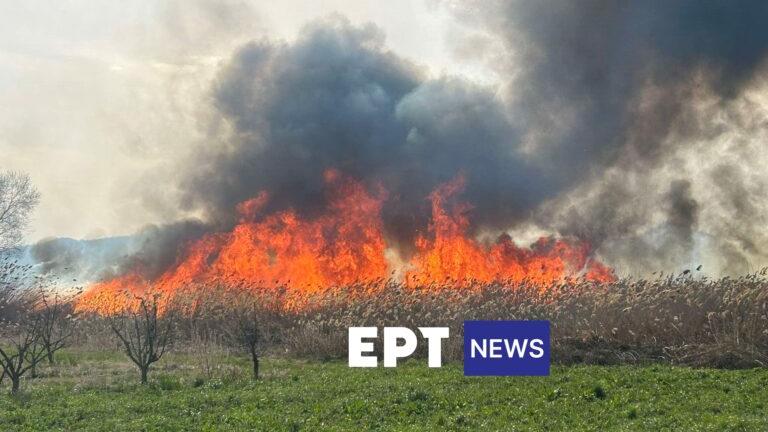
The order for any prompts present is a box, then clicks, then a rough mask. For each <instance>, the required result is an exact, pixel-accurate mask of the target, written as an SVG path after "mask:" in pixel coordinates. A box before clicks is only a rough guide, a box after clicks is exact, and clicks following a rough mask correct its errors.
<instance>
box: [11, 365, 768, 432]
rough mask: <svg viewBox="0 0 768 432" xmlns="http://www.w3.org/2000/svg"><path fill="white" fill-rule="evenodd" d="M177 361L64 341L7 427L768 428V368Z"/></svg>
mask: <svg viewBox="0 0 768 432" xmlns="http://www.w3.org/2000/svg"><path fill="white" fill-rule="evenodd" d="M214 363H215V364H211V362H210V361H209V362H207V363H206V364H205V365H203V366H201V360H200V357H199V356H194V355H176V356H173V357H170V356H169V357H168V358H166V359H164V360H163V361H162V362H161V363H159V364H158V365H157V367H156V368H155V370H154V371H153V373H151V374H150V380H151V383H150V385H148V386H141V385H138V384H135V381H136V379H137V375H136V372H135V370H133V369H132V368H131V366H130V365H129V364H128V363H126V362H125V360H124V359H123V358H122V356H121V355H120V354H117V353H114V354H112V353H63V354H62V355H61V356H60V364H59V365H58V366H55V367H49V368H45V369H43V370H41V371H40V377H38V378H35V379H27V380H25V381H24V382H23V384H22V387H23V392H22V394H20V395H18V396H16V397H11V396H9V395H7V387H6V386H4V387H3V388H2V391H3V393H4V394H3V395H2V396H1V397H0V430H2V431H27V430H30V431H32V430H35V431H38V430H39V431H53V430H61V431H75V430H78V431H79V430H88V431H141V430H145V431H191V430H204V431H227V430H264V431H316V430H352V431H356V430H505V431H507V430H691V431H693V430H712V431H723V430H734V431H741V430H766V429H768V409H767V408H768V391H767V390H766V389H767V388H768V371H766V370H761V369H752V370H741V371H727V370H711V369H706V370H705V369H689V368H680V367H670V366H653V365H652V366H644V367H634V366H610V367H603V366H574V367H554V368H553V371H552V375H551V376H550V377H546V378H535V377H527V378H525V377H521V378H515V377H508V378H496V377H474V378H469V377H468V378H465V377H464V376H463V374H462V369H461V365H460V364H449V365H447V366H445V367H443V368H442V369H429V368H427V367H426V366H425V362H424V361H421V360H419V361H416V360H412V361H408V362H405V363H403V365H402V367H399V368H397V369H383V368H382V369H349V368H348V367H347V366H346V364H345V363H343V362H327V363H322V362H303V361H297V360H282V359H265V360H264V362H263V368H262V369H263V379H261V380H260V381H258V382H253V381H251V380H250V379H248V377H247V371H248V363H247V361H246V360H245V359H239V358H236V357H228V356H219V357H218V358H216V361H215V362H214Z"/></svg>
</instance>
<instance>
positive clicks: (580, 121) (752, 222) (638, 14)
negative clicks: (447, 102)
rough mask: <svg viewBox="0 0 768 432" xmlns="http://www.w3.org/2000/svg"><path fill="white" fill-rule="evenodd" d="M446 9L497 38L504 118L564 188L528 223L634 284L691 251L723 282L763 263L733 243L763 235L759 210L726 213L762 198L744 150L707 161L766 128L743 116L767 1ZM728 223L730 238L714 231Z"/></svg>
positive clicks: (767, 39) (761, 60)
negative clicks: (570, 239) (735, 139)
mask: <svg viewBox="0 0 768 432" xmlns="http://www.w3.org/2000/svg"><path fill="white" fill-rule="evenodd" d="M455 10H456V12H457V13H458V14H460V15H461V17H462V18H467V17H470V18H473V19H474V20H475V22H476V23H477V24H480V26H483V27H485V28H487V29H490V30H488V31H490V32H491V33H492V34H493V36H494V37H499V38H501V40H502V41H503V45H504V47H505V48H506V49H507V50H508V54H509V58H510V60H509V61H508V62H506V63H504V64H505V66H506V65H509V64H514V65H515V66H516V67H517V68H518V69H519V70H518V71H517V73H516V74H515V75H514V77H512V76H513V75H512V74H509V75H510V81H509V82H508V83H507V87H508V88H509V89H510V91H509V94H508V95H507V96H506V100H507V103H508V106H509V107H510V111H511V113H512V117H513V118H514V119H515V124H516V125H518V127H520V128H524V129H525V132H524V136H525V141H526V150H527V153H528V154H530V155H531V157H532V159H533V160H536V161H539V162H540V163H539V164H538V166H540V167H541V168H542V169H544V170H545V171H546V175H547V176H548V177H550V178H553V179H555V180H554V181H555V182H556V186H557V188H558V189H559V190H560V192H559V193H558V196H557V197H556V198H555V199H553V200H550V201H549V202H547V203H546V204H545V205H543V206H540V207H539V208H538V209H537V211H536V214H535V216H534V218H533V220H532V223H533V224H535V225H539V226H544V227H547V228H551V229H554V230H556V231H558V232H560V233H561V234H573V235H577V236H580V237H582V238H585V239H587V240H589V241H591V242H592V243H593V245H595V246H597V247H598V248H599V249H598V250H599V252H601V254H602V255H603V256H604V258H605V259H607V260H608V261H609V262H611V263H614V264H619V266H620V267H621V268H622V269H624V270H627V271H629V272H632V273H648V272H650V271H653V270H658V269H668V268H676V267H678V266H681V265H688V264H690V261H693V260H696V259H702V256H701V253H699V252H700V251H698V249H699V248H700V246H698V244H699V243H702V244H703V243H707V244H708V246H709V248H710V249H712V251H711V254H715V255H719V256H720V257H719V258H718V260H717V261H719V262H718V263H716V265H718V266H719V267H720V268H719V269H717V270H719V271H721V272H742V271H748V270H754V268H749V265H747V263H749V262H752V263H761V262H762V263H763V265H764V264H765V263H766V258H768V250H766V249H765V248H764V247H760V246H758V247H755V248H750V247H749V245H748V244H746V243H745V242H744V240H743V239H745V238H749V237H752V238H762V237H764V236H763V235H762V234H761V233H762V231H764V228H763V227H764V225H762V226H761V225H760V224H759V223H758V222H759V220H760V219H762V218H761V217H755V216H756V214H755V213H759V212H755V211H752V212H749V211H746V212H737V211H735V209H734V207H733V206H729V205H728V203H727V202H729V201H734V200H737V201H739V202H741V204H746V203H752V202H754V201H755V200H760V199H761V198H760V195H759V193H757V192H758V189H757V187H756V185H755V183H756V179H755V178H754V176H753V175H751V174H750V172H749V171H750V169H749V168H748V164H745V163H744V162H745V160H744V159H745V156H747V157H749V156H748V155H749V154H753V156H754V153H753V151H754V150H755V148H754V144H751V145H750V144H746V143H745V144H744V145H742V146H740V147H733V146H731V147H730V148H729V149H728V150H727V151H726V152H722V151H720V152H718V151H712V150H711V149H712V148H713V147H716V146H722V144H721V142H722V141H726V140H728V139H730V137H731V136H732V135H734V134H735V133H734V131H740V130H743V132H746V133H752V134H753V135H752V136H753V139H755V140H759V138H758V134H757V133H754V132H755V127H754V124H755V123H757V124H763V125H765V117H764V116H765V111H763V112H762V114H761V113H760V111H750V110H749V109H748V108H746V109H745V107H744V106H743V105H744V101H745V100H748V97H749V96H746V95H747V93H748V92H749V90H750V87H753V86H754V85H755V82H756V81H759V77H761V76H762V77H765V72H766V61H765V59H766V54H767V53H768V27H766V26H765V25H764V23H765V22H766V19H768V3H765V2H761V1H746V2H728V1H706V2H699V1H689V0H672V1H647V2H612V1H602V0H584V1H577V2H561V1H546V0H545V1H536V2H528V1H508V2H472V3H471V6H470V7H467V5H466V4H459V5H457V7H456V8H455ZM480 26H478V28H479V27H480ZM498 73H499V74H500V75H501V76H504V74H505V71H504V70H500V71H498ZM701 106H708V108H706V109H702V108H701ZM760 116H762V117H760ZM757 151H758V152H760V153H761V154H765V151H764V149H762V148H761V146H758V147H757ZM712 153H714V154H715V157H717V158H720V159H721V161H720V166H719V167H717V168H710V167H709V165H710V164H709V163H708V159H707V158H708V157H711V156H713V155H712ZM691 161H693V162H691ZM724 171H728V172H729V173H731V174H732V177H730V178H729V179H728V180H727V182H726V183H725V184H723V183H722V182H721V181H718V177H721V175H720V174H718V173H722V172H724ZM686 175H687V176H688V178H682V179H681V176H686ZM726 187H727V188H728V189H729V191H726V190H724V188H726ZM747 189H752V191H751V192H753V193H750V191H748V190H747ZM665 191H669V192H668V193H666V195H665ZM737 197H739V198H737ZM734 204H736V203H734ZM748 206H749V205H748V204H747V205H745V207H748ZM763 210H764V209H763ZM700 213H705V214H706V216H707V217H705V218H704V219H705V222H706V223H698V222H700V219H701V217H700V216H701V215H700ZM733 218H736V219H737V220H738V221H739V223H738V224H737V226H723V224H724V222H725V221H727V220H732V219H733ZM697 237H698V240H700V241H698V240H697ZM738 239H742V240H738ZM734 244H740V246H734Z"/></svg>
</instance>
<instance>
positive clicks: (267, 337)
mask: <svg viewBox="0 0 768 432" xmlns="http://www.w3.org/2000/svg"><path fill="white" fill-rule="evenodd" d="M285 295H286V293H285V291H282V290H278V291H269V292H254V291H251V290H238V289H235V290H232V291H230V292H228V293H227V295H226V298H227V299H228V301H227V305H226V309H225V312H224V313H225V320H224V322H223V324H224V334H225V337H226V339H227V340H228V341H229V343H230V344H232V345H235V346H237V347H239V348H241V349H243V350H244V351H246V352H247V353H248V354H249V355H250V357H251V363H252V366H253V378H254V379H258V378H259V360H260V350H261V349H263V348H264V347H265V346H266V345H267V344H268V343H269V342H270V341H271V339H272V336H273V334H274V333H275V328H274V327H275V325H276V324H277V323H278V322H279V321H280V317H281V315H282V306H283V305H284V304H285Z"/></svg>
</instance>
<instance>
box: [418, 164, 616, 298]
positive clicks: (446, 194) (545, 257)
mask: <svg viewBox="0 0 768 432" xmlns="http://www.w3.org/2000/svg"><path fill="white" fill-rule="evenodd" d="M463 189H464V177H463V176H461V175H460V176H458V177H457V178H456V179H454V180H453V181H451V182H448V183H445V184H443V185H441V186H439V187H438V188H437V189H436V190H435V191H433V192H432V194H430V196H429V199H430V201H431V202H432V223H431V225H430V227H429V231H430V236H429V237H426V236H419V237H418V238H417V240H416V248H417V253H416V255H415V256H414V257H413V259H412V260H411V266H412V269H411V270H409V271H408V272H406V284H407V285H409V286H416V285H427V284H430V283H440V284H441V285H442V286H445V284H444V282H445V281H450V282H454V283H458V284H467V283H472V282H481V283H489V282H494V281H508V282H521V281H525V280H527V281H531V282H533V283H536V284H539V285H542V286H546V285H549V284H551V283H553V282H556V281H558V280H562V279H563V278H566V277H573V276H582V277H584V278H586V279H588V280H593V281H597V282H609V281H611V280H613V279H614V276H613V272H612V271H611V270H610V268H608V267H606V266H605V265H603V264H601V263H599V262H596V261H591V260H589V254H590V247H589V245H588V244H587V243H576V242H568V241H566V240H562V239H554V238H551V237H550V238H540V239H539V240H538V241H537V242H536V243H534V244H533V245H532V246H531V248H529V249H525V248H520V247H517V246H516V245H515V243H514V242H513V241H512V239H511V238H510V236H509V235H508V234H502V235H500V236H499V237H498V239H497V240H496V243H494V244H493V245H491V246H490V247H483V245H481V244H480V243H479V242H477V241H476V240H474V239H473V238H471V237H469V236H467V229H468V228H469V219H468V217H467V213H468V212H469V210H470V209H471V206H469V205H468V204H466V203H458V204H456V205H454V206H453V208H452V209H450V210H449V209H448V208H447V207H448V203H449V201H450V199H451V198H452V197H453V196H455V195H457V194H459V193H460V192H462V191H463Z"/></svg>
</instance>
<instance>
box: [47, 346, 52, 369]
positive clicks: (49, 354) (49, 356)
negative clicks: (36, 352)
mask: <svg viewBox="0 0 768 432" xmlns="http://www.w3.org/2000/svg"><path fill="white" fill-rule="evenodd" d="M47 351H48V364H50V365H53V351H51V350H50V349H47Z"/></svg>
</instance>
